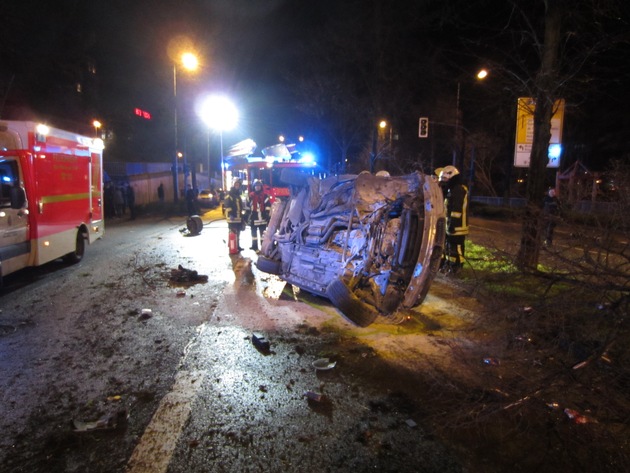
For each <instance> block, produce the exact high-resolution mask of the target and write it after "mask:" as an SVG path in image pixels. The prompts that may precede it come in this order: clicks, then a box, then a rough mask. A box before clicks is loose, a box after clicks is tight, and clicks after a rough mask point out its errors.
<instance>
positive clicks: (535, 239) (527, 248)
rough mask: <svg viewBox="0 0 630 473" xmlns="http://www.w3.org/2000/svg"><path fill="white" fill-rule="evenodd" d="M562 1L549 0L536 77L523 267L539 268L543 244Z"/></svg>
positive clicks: (520, 254) (520, 260)
mask: <svg viewBox="0 0 630 473" xmlns="http://www.w3.org/2000/svg"><path fill="white" fill-rule="evenodd" d="M561 4H562V0H547V2H546V5H547V8H546V12H545V37H544V43H543V44H542V45H541V48H542V62H541V65H540V70H539V71H538V75H537V76H536V81H535V88H536V91H537V93H536V97H535V99H536V109H535V111H534V137H533V141H532V153H531V156H530V162H529V178H528V180H527V207H526V209H525V215H524V216H523V228H522V233H521V246H520V249H519V252H518V256H517V265H518V267H519V268H521V269H525V268H536V266H537V265H538V257H539V254H540V243H541V224H540V219H541V214H542V212H541V210H542V205H543V204H542V202H543V197H544V193H545V175H546V168H547V163H548V150H549V141H550V139H551V117H552V116H553V112H554V104H555V101H556V92H555V88H556V86H557V75H558V73H557V68H558V51H559V47H560V38H561V36H562V8H561Z"/></svg>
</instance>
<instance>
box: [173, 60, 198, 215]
mask: <svg viewBox="0 0 630 473" xmlns="http://www.w3.org/2000/svg"><path fill="white" fill-rule="evenodd" d="M179 60H180V62H181V65H182V67H183V68H184V69H186V70H188V71H194V70H196V69H197V66H198V65H199V61H198V60H197V56H195V55H194V54H193V53H189V52H186V53H183V54H182V55H181V56H180V57H179ZM173 102H174V125H175V140H174V143H175V149H174V150H173V201H174V202H175V203H177V202H178V201H179V177H178V171H177V168H178V164H179V163H178V153H179V130H178V123H177V122H178V120H177V118H178V117H177V115H178V106H177V105H178V104H177V62H174V63H173Z"/></svg>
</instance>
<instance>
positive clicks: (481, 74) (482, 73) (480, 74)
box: [453, 69, 488, 166]
mask: <svg viewBox="0 0 630 473" xmlns="http://www.w3.org/2000/svg"><path fill="white" fill-rule="evenodd" d="M476 77H477V79H479V80H484V79H485V78H486V77H488V70H487V69H481V70H479V71H478V72H477V74H476ZM460 90H461V82H460V81H457V100H456V104H455V146H454V147H453V166H457V165H458V154H459V134H460V133H459V128H460V123H459V115H460V109H459V97H460Z"/></svg>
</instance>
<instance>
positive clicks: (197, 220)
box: [186, 215, 203, 235]
mask: <svg viewBox="0 0 630 473" xmlns="http://www.w3.org/2000/svg"><path fill="white" fill-rule="evenodd" d="M186 228H188V231H189V232H190V234H191V235H199V234H200V233H201V230H203V221H202V220H201V217H199V215H193V216H191V217H188V219H187V220H186Z"/></svg>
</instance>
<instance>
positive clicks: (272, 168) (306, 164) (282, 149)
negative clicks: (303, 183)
mask: <svg viewBox="0 0 630 473" xmlns="http://www.w3.org/2000/svg"><path fill="white" fill-rule="evenodd" d="M294 146H295V145H285V144H278V145H273V146H269V147H267V148H265V149H263V151H262V152H263V156H262V157H253V156H242V155H241V156H234V155H232V156H230V157H229V158H228V159H227V160H226V171H225V183H226V190H229V188H230V187H231V185H232V181H233V180H234V179H235V178H237V177H238V178H240V179H241V180H242V182H243V190H244V191H245V190H246V191H247V192H251V191H252V190H253V188H252V184H253V182H254V180H256V179H259V180H260V181H262V183H263V189H264V190H265V192H266V193H267V194H268V195H269V196H270V198H271V200H272V202H273V201H275V200H276V199H278V198H288V197H289V183H287V182H285V181H283V180H282V179H281V175H282V172H283V170H284V169H294V170H295V172H298V173H303V174H307V175H311V176H317V177H325V173H324V172H323V170H322V169H321V168H320V166H318V165H317V163H316V162H315V160H314V159H313V158H311V157H310V156H308V155H307V156H304V155H300V154H299V153H296V152H294V151H293V152H292V150H293V149H294V148H293V147H294ZM241 148H242V146H241V147H239V149H241Z"/></svg>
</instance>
